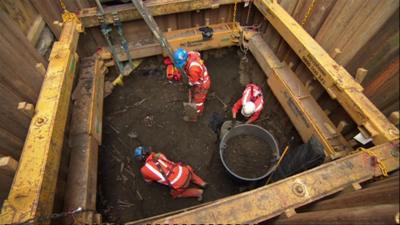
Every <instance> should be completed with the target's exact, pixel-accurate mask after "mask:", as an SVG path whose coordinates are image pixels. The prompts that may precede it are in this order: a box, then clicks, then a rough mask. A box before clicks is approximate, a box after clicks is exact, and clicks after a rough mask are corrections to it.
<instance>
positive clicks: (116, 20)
mask: <svg viewBox="0 0 400 225" xmlns="http://www.w3.org/2000/svg"><path fill="white" fill-rule="evenodd" d="M112 15H113V21H114V26H115V28H116V29H117V33H118V35H119V38H120V41H121V48H122V50H124V52H125V53H126V55H127V56H128V62H129V67H130V70H132V57H131V54H130V53H129V48H128V47H129V45H128V41H127V40H126V38H125V36H124V31H123V29H122V23H121V20H120V19H119V17H118V13H117V12H113V14H112Z"/></svg>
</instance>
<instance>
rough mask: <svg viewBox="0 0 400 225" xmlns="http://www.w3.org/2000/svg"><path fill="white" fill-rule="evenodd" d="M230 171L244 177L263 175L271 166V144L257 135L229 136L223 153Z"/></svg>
mask: <svg viewBox="0 0 400 225" xmlns="http://www.w3.org/2000/svg"><path fill="white" fill-rule="evenodd" d="M223 157H224V160H225V163H226V165H227V166H228V168H229V169H230V170H232V172H234V173H235V174H236V175H239V176H241V177H244V178H257V177H261V176H263V175H265V174H266V173H267V172H268V170H269V168H270V167H271V161H272V149H271V146H270V145H269V144H268V143H267V142H265V141H264V140H262V139H261V138H259V137H255V136H250V135H242V136H238V137H234V138H231V139H230V140H229V141H228V143H227V146H226V148H225V149H224V154H223Z"/></svg>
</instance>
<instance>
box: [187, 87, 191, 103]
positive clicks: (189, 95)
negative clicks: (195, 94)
mask: <svg viewBox="0 0 400 225" xmlns="http://www.w3.org/2000/svg"><path fill="white" fill-rule="evenodd" d="M188 98H189V100H188V102H189V103H192V89H191V88H189V94H188Z"/></svg>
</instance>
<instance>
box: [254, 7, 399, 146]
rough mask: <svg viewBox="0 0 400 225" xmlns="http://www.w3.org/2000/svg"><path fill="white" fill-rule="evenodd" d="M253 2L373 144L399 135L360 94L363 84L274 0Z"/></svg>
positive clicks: (394, 127) (395, 138) (396, 138)
mask: <svg viewBox="0 0 400 225" xmlns="http://www.w3.org/2000/svg"><path fill="white" fill-rule="evenodd" d="M254 4H255V5H256V6H257V8H258V9H259V10H260V11H261V13H262V14H264V16H265V17H266V18H267V19H268V21H269V22H270V23H271V24H272V25H273V26H274V27H275V29H276V30H277V31H278V32H279V33H280V35H281V36H282V37H283V38H284V39H285V40H286V42H287V43H288V44H289V46H290V47H291V48H292V49H293V50H294V52H296V54H297V55H298V56H299V57H300V58H301V60H302V61H303V62H304V64H305V65H306V66H307V67H308V68H309V69H310V71H311V72H312V73H313V75H314V77H315V78H316V79H317V80H318V81H319V82H320V83H321V85H322V86H323V87H324V88H325V89H326V91H327V92H328V93H329V95H330V96H331V97H332V98H333V99H337V101H338V102H339V103H340V104H341V105H342V106H343V108H344V109H345V110H346V111H347V113H348V114H349V115H350V116H351V117H352V119H353V120H354V122H356V123H357V125H358V127H359V130H360V131H361V132H362V133H363V134H364V135H365V136H368V137H371V138H372V139H373V142H374V144H376V145H378V144H382V143H385V142H388V141H394V140H398V139H399V130H398V129H397V127H396V126H394V125H393V124H392V123H390V121H389V120H388V119H387V118H386V117H385V116H384V115H383V114H382V113H381V112H380V111H379V109H377V108H376V106H375V105H374V104H373V103H372V102H371V101H370V100H369V99H368V98H367V97H366V96H365V95H364V94H363V92H362V91H363V87H362V86H361V85H360V84H359V83H358V82H357V81H355V80H354V79H353V77H352V76H351V75H350V74H349V73H348V72H347V71H346V69H345V68H343V67H342V66H341V65H339V64H338V63H336V61H335V60H333V59H332V58H331V57H330V56H329V54H328V53H327V52H326V51H325V50H324V49H323V48H322V47H321V46H320V45H319V44H318V43H317V42H316V41H315V40H314V39H313V38H312V37H311V36H310V35H309V34H308V33H307V32H306V31H305V30H304V29H303V28H302V26H300V24H298V23H297V22H296V20H295V19H293V18H292V17H291V16H290V15H289V14H288V13H287V12H286V11H285V10H284V9H283V8H282V7H281V6H280V5H279V3H278V2H277V1H274V0H255V1H254Z"/></svg>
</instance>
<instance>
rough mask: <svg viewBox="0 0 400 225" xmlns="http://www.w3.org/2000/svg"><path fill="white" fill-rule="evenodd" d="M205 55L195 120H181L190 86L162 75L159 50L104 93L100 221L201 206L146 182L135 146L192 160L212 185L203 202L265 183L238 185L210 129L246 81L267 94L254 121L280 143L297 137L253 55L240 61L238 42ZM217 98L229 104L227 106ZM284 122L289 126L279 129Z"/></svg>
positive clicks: (111, 76)
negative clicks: (201, 107) (201, 103)
mask: <svg viewBox="0 0 400 225" xmlns="http://www.w3.org/2000/svg"><path fill="white" fill-rule="evenodd" d="M202 57H203V58H204V59H205V65H206V66H207V69H208V71H209V74H210V76H211V80H212V83H211V89H210V91H209V96H208V98H207V102H206V103H205V111H204V114H203V116H202V117H201V118H200V119H199V120H198V122H196V123H190V122H185V121H184V120H183V104H182V102H184V101H186V100H187V85H186V84H184V83H172V84H171V83H169V82H168V81H167V80H166V79H165V68H164V66H163V64H162V60H163V59H162V57H160V56H159V57H151V58H147V59H145V60H144V61H143V62H142V64H141V65H140V66H139V68H138V69H137V70H136V71H135V72H134V73H133V74H132V75H131V76H130V77H128V78H127V79H125V80H124V86H122V87H117V88H115V89H114V90H113V92H112V94H111V95H110V96H108V97H107V98H105V102H104V119H103V122H104V132H103V144H102V146H101V149H100V153H99V157H100V160H99V176H98V177H99V186H98V209H99V211H100V212H101V213H102V214H103V216H104V219H105V221H109V222H127V221H134V220H138V219H142V218H147V217H151V216H156V215H160V214H163V213H167V212H171V211H176V210H181V209H184V208H187V207H191V206H194V205H198V204H201V203H200V202H198V201H197V200H196V199H176V200H174V199H173V198H172V197H171V196H170V194H169V188H168V187H167V186H163V185H160V184H157V183H146V182H145V181H144V180H143V178H142V175H141V174H140V171H139V169H140V167H141V166H142V164H141V163H138V162H135V161H134V158H133V152H134V149H135V147H137V146H140V145H144V146H151V147H152V149H153V151H157V152H162V153H164V154H165V155H166V156H167V157H168V158H169V159H171V160H172V161H175V162H183V163H186V164H188V165H191V166H192V167H193V169H194V170H195V171H196V173H197V174H198V175H199V176H201V177H202V178H204V180H206V182H208V184H209V186H208V188H207V189H206V190H205V194H204V199H203V203H204V202H209V201H213V200H217V199H220V198H223V197H227V196H230V195H234V194H238V193H240V192H244V191H247V190H250V189H253V188H256V187H258V186H260V185H263V184H264V183H265V181H259V182H255V183H254V182H253V183H250V184H243V183H241V182H237V180H235V179H232V177H231V176H229V173H228V172H227V171H226V170H225V168H224V166H223V165H222V163H221V161H220V158H219V156H218V154H219V147H218V146H219V140H218V134H217V133H216V132H215V131H216V130H217V129H216V128H215V127H218V125H220V124H221V123H222V122H223V121H224V120H228V119H231V107H232V106H233V104H234V103H235V102H236V101H237V100H238V99H239V98H240V97H241V94H242V91H243V90H244V88H245V84H246V83H248V82H249V81H250V80H252V81H253V82H254V83H257V84H259V85H260V86H261V87H263V92H264V99H265V105H264V107H265V108H264V110H263V112H262V114H261V116H260V119H259V120H258V121H257V122H256V123H255V124H257V125H260V126H261V127H263V128H265V129H267V130H269V131H270V132H271V133H272V134H273V135H274V136H275V137H276V138H277V142H278V143H279V149H282V148H283V147H284V145H285V144H286V143H287V141H288V138H290V137H291V136H293V135H294V136H296V137H298V136H297V133H296V131H295V129H294V128H293V127H292V125H291V124H290V121H289V119H288V117H287V115H286V114H285V112H284V111H283V109H282V108H281V107H280V105H279V102H278V101H277V100H276V99H275V97H274V96H273V94H272V93H271V91H270V90H269V88H268V86H267V85H266V81H265V78H266V77H265V73H263V72H262V70H261V69H260V68H259V66H258V65H257V63H256V62H255V60H254V59H253V58H252V56H251V55H249V56H248V57H247V59H245V58H242V57H243V54H241V52H240V50H239V49H238V48H227V49H220V50H212V51H206V52H202ZM115 76H116V71H114V70H111V71H110V72H109V73H108V76H107V78H106V79H108V80H113V79H114V78H115ZM215 96H218V97H219V98H220V99H221V100H222V101H223V102H224V103H226V104H227V105H228V108H227V110H225V108H224V105H223V104H222V103H221V102H220V101H219V100H218V99H217V97H215ZM288 125H290V126H289V127H290V129H284V130H282V129H279V127H288Z"/></svg>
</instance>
